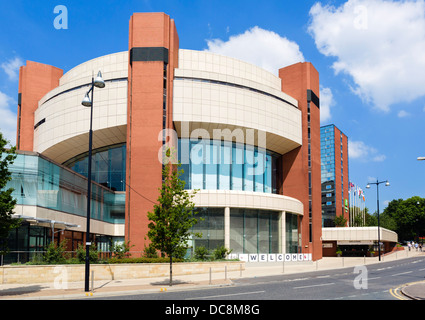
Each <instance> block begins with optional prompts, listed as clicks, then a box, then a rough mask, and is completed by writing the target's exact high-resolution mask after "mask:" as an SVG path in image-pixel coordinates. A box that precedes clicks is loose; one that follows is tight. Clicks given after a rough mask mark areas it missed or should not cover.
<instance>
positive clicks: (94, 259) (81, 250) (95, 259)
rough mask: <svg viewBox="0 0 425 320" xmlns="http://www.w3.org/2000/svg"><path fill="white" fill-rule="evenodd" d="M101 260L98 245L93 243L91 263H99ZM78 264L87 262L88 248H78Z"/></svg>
mask: <svg viewBox="0 0 425 320" xmlns="http://www.w3.org/2000/svg"><path fill="white" fill-rule="evenodd" d="M98 260H99V254H98V252H97V249H96V245H95V244H94V243H92V244H91V245H90V248H89V262H90V263H97V262H98ZM77 261H78V262H77V263H82V262H85V261H86V248H85V247H84V246H83V245H82V244H79V245H78V247H77Z"/></svg>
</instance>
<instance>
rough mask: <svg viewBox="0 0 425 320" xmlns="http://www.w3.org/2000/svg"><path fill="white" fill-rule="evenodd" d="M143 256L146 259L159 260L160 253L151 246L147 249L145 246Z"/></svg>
mask: <svg viewBox="0 0 425 320" xmlns="http://www.w3.org/2000/svg"><path fill="white" fill-rule="evenodd" d="M143 256H144V257H145V258H158V253H157V251H156V249H155V248H154V247H153V246H152V245H151V244H149V246H147V247H146V245H145V250H144V251H143Z"/></svg>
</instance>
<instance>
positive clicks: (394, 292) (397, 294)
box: [390, 281, 423, 300]
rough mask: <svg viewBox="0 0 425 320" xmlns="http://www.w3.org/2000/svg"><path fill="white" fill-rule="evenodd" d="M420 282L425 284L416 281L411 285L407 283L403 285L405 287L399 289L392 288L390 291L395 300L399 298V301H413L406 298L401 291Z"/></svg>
mask: <svg viewBox="0 0 425 320" xmlns="http://www.w3.org/2000/svg"><path fill="white" fill-rule="evenodd" d="M419 282H423V281H415V282H410V283H405V284H403V285H401V286H400V287H397V288H394V289H393V288H391V289H390V294H391V295H392V296H393V297H394V298H397V299H399V300H411V299H410V298H408V297H406V296H405V295H404V294H403V293H402V292H401V289H402V288H403V287H407V286H410V285H412V284H415V283H419Z"/></svg>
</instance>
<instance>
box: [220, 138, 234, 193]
mask: <svg viewBox="0 0 425 320" xmlns="http://www.w3.org/2000/svg"><path fill="white" fill-rule="evenodd" d="M231 164H232V143H231V142H227V141H224V142H223V145H221V146H220V162H219V164H218V166H219V175H220V176H219V180H218V189H219V190H230V166H231Z"/></svg>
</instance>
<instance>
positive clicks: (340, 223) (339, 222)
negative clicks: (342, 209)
mask: <svg viewBox="0 0 425 320" xmlns="http://www.w3.org/2000/svg"><path fill="white" fill-rule="evenodd" d="M334 222H335V227H345V226H346V225H347V218H345V217H344V215H342V214H341V215H340V216H335V219H334Z"/></svg>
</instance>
